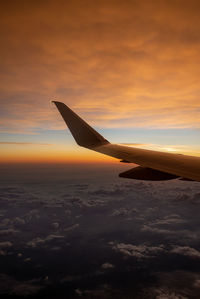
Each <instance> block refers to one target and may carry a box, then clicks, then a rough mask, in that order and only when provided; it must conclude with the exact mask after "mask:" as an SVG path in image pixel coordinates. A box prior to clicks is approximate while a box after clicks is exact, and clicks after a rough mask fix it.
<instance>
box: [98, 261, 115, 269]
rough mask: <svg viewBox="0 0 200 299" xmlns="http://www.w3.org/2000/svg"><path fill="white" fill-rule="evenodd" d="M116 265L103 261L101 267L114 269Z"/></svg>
mask: <svg viewBox="0 0 200 299" xmlns="http://www.w3.org/2000/svg"><path fill="white" fill-rule="evenodd" d="M114 267H115V266H114V265H113V264H111V263H108V262H107V263H103V264H102V265H101V268H102V269H113V268H114Z"/></svg>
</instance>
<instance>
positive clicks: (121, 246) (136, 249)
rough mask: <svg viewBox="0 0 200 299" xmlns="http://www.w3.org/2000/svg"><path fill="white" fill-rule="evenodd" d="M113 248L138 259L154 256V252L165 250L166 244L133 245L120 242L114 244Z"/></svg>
mask: <svg viewBox="0 0 200 299" xmlns="http://www.w3.org/2000/svg"><path fill="white" fill-rule="evenodd" d="M112 249H113V250H115V251H116V252H120V253H122V254H123V255H124V256H127V257H135V258H137V259H142V258H148V257H153V256H154V254H159V253H161V252H164V251H165V249H164V246H163V245H159V246H147V245H132V244H125V243H118V244H115V245H114V246H112Z"/></svg>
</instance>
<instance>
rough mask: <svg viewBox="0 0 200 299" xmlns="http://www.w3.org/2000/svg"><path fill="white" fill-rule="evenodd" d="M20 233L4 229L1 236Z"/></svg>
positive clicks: (0, 232) (0, 231) (0, 233)
mask: <svg viewBox="0 0 200 299" xmlns="http://www.w3.org/2000/svg"><path fill="white" fill-rule="evenodd" d="M18 232H19V231H17V230H15V229H12V228H9V229H2V230H0V236H6V235H14V234H16V233H18Z"/></svg>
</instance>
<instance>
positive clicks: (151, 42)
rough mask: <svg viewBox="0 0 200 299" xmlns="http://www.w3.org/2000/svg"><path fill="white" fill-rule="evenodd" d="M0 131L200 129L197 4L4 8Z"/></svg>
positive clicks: (59, 3) (8, 5)
mask: <svg viewBox="0 0 200 299" xmlns="http://www.w3.org/2000/svg"><path fill="white" fill-rule="evenodd" d="M0 11H1V18H0V22H1V26H0V28H1V35H0V36H1V45H2V46H1V73H0V79H1V80H0V84H1V86H0V87H1V98H0V107H1V109H0V111H1V131H4V132H5V131H7V132H13V131H15V132H17V131H19V132H23V131H26V132H35V131H37V130H38V129H40V128H43V129H44V128H45V129H48V128H57V129H59V128H64V124H63V123H62V122H61V121H60V119H59V117H58V116H57V115H56V114H55V110H54V108H53V107H52V108H51V107H50V105H49V101H50V100H51V99H54V98H57V99H60V100H64V101H65V102H66V103H68V104H69V105H70V106H71V107H72V108H76V110H77V112H80V113H81V114H82V115H83V116H84V117H85V118H86V117H87V119H88V120H89V121H90V122H91V123H92V124H93V123H95V124H96V125H99V126H101V127H122V126H125V127H133V126H134V127H136V126H138V127H144V126H145V127H146V126H148V127H165V128H166V127H178V128H185V127H199V124H200V123H199V119H200V118H199V108H200V104H199V103H200V102H199V82H198V78H199V75H200V70H199V62H200V61H199V59H200V58H199V50H200V38H199V27H200V20H199V13H198V11H199V3H198V1H195V0H192V1H185V0H183V1H180V0H174V1H158V0H156V1H148V0H146V1H139V0H135V1H123V2H122V1H118V0H117V1H113V0H111V1H105V0H103V1H98V2H97V1H95V2H94V1H91V0H86V1H84V2H83V1H80V0H76V1H62V0H59V1H53V0H47V1H44V2H41V3H39V2H38V1H36V2H35V1H29V3H26V2H25V1H12V3H11V2H9V1H8V2H5V1H4V2H1V9H0Z"/></svg>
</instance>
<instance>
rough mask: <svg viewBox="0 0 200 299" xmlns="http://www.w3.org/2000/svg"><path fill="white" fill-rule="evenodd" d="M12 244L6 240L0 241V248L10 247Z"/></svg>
mask: <svg viewBox="0 0 200 299" xmlns="http://www.w3.org/2000/svg"><path fill="white" fill-rule="evenodd" d="M12 246H13V244H12V243H11V242H9V241H6V242H0V249H6V248H10V247H12Z"/></svg>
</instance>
